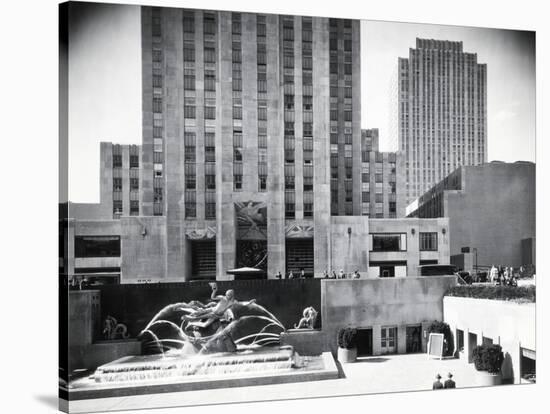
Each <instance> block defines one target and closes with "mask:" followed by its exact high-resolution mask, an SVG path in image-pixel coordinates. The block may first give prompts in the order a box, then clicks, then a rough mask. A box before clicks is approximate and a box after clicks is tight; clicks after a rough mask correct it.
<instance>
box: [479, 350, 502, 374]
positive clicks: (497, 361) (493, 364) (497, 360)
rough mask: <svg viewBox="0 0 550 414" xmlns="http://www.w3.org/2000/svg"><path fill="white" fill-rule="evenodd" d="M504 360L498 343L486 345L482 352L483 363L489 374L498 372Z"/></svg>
mask: <svg viewBox="0 0 550 414" xmlns="http://www.w3.org/2000/svg"><path fill="white" fill-rule="evenodd" d="M503 362H504V354H503V353H502V347H501V346H500V345H487V346H486V347H485V352H484V354H483V365H484V366H485V370H486V371H487V372H489V373H490V374H498V373H499V372H500V368H501V367H502V363H503Z"/></svg>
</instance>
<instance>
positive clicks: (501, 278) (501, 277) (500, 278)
mask: <svg viewBox="0 0 550 414" xmlns="http://www.w3.org/2000/svg"><path fill="white" fill-rule="evenodd" d="M503 281H504V267H503V266H499V267H498V276H497V284H499V285H502V284H503Z"/></svg>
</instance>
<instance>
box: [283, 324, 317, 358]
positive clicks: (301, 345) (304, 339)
mask: <svg viewBox="0 0 550 414" xmlns="http://www.w3.org/2000/svg"><path fill="white" fill-rule="evenodd" d="M325 342H326V340H325V334H324V333H323V331H321V330H318V329H289V330H288V331H286V332H284V333H282V334H281V345H292V346H293V347H294V350H295V351H296V352H298V353H299V354H300V355H321V354H322V353H323V352H325V351H326V349H324V345H325Z"/></svg>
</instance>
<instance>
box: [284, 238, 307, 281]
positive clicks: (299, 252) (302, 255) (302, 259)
mask: <svg viewBox="0 0 550 414" xmlns="http://www.w3.org/2000/svg"><path fill="white" fill-rule="evenodd" d="M285 250H286V272H287V273H288V272H290V271H292V273H294V276H295V277H297V276H298V275H300V273H301V271H302V269H303V270H304V273H305V276H306V277H313V239H287V240H286V246H285Z"/></svg>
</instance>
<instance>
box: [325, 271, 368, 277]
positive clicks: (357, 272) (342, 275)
mask: <svg viewBox="0 0 550 414" xmlns="http://www.w3.org/2000/svg"><path fill="white" fill-rule="evenodd" d="M323 277H324V278H325V279H359V278H360V277H361V274H360V273H359V270H357V269H355V272H353V273H345V272H344V269H340V272H338V273H336V272H335V271H334V270H333V271H331V272H328V271H326V270H325V271H324V272H323Z"/></svg>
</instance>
